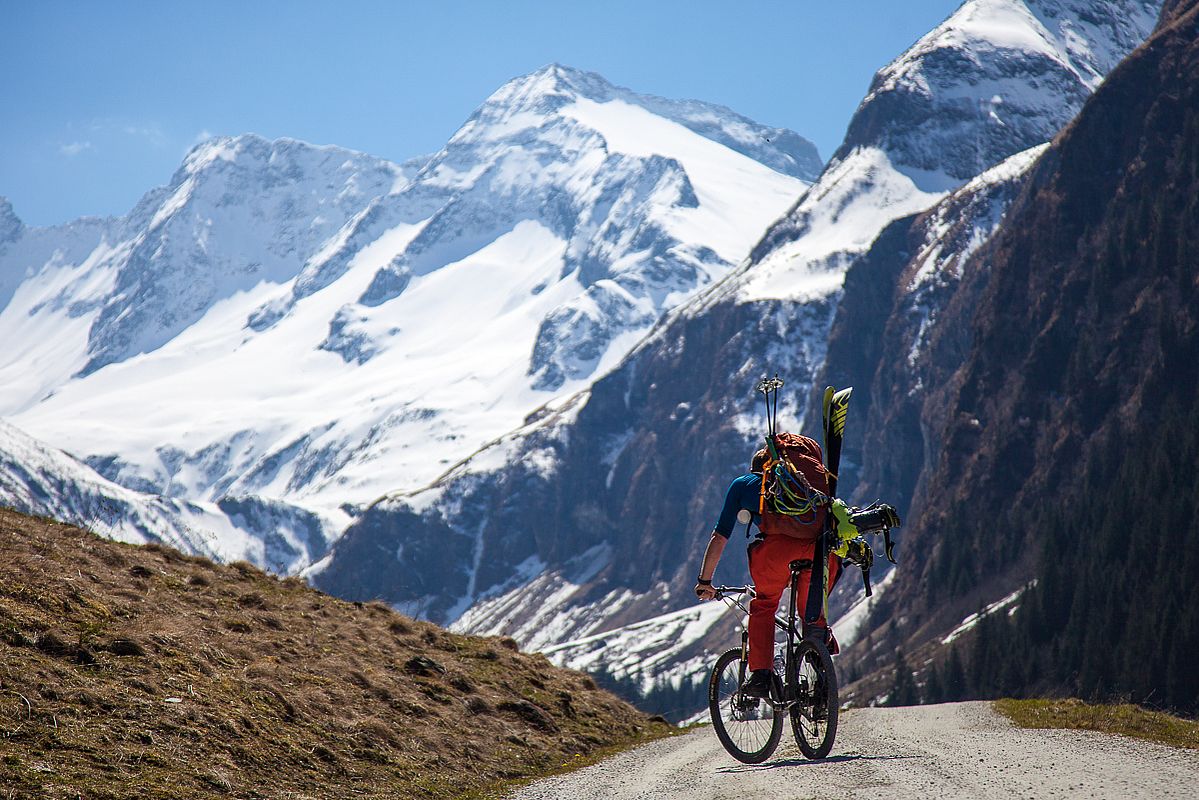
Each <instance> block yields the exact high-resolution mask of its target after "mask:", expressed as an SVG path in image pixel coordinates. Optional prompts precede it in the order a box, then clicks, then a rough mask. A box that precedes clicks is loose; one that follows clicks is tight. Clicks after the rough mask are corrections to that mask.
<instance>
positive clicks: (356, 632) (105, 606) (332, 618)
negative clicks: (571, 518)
mask: <svg viewBox="0 0 1199 800" xmlns="http://www.w3.org/2000/svg"><path fill="white" fill-rule="evenodd" d="M667 732H669V728H668V726H666V725H665V724H663V723H661V722H659V721H653V720H650V719H648V718H646V717H645V716H644V715H643V714H641V713H640V712H638V711H637V710H635V709H634V708H632V707H631V706H629V705H627V704H625V703H623V702H622V701H620V700H618V699H616V698H615V697H614V696H612V695H611V694H609V693H607V692H605V691H602V690H600V689H598V688H597V687H596V685H595V683H594V682H593V681H592V680H591V679H590V678H589V677H587V676H585V675H582V674H580V673H577V672H571V671H568V670H562V669H557V668H555V667H552V666H551V665H550V664H549V662H548V661H547V660H546V659H545V658H544V657H543V656H540V655H527V654H523V653H519V652H517V651H516V649H515V643H514V642H513V641H512V640H510V639H495V638H492V639H482V638H477V637H468V636H457V635H453V634H450V633H448V632H446V631H444V630H442V629H440V628H437V627H435V626H433V625H429V624H426V623H421V622H416V621H414V620H412V619H410V618H407V617H404V616H402V615H400V614H398V613H395V612H393V611H392V610H390V609H389V608H388V607H386V606H385V605H383V604H379V603H366V604H361V603H346V602H343V601H340V600H336V599H334V598H332V597H329V596H327V595H324V594H321V593H319V592H317V591H314V590H312V589H310V588H309V587H307V586H306V585H305V584H304V583H303V582H301V581H299V580H297V579H294V578H289V579H285V580H279V579H277V578H274V577H272V576H269V575H267V574H265V573H263V572H261V571H259V570H257V569H255V568H254V567H252V566H249V565H246V564H234V565H231V566H221V565H216V564H213V563H211V562H209V561H207V560H205V559H200V558H193V557H188V556H183V555H181V554H179V553H177V552H175V551H172V550H168V549H166V548H161V547H155V546H148V547H134V546H130V545H123V544H119V543H115V542H110V541H107V540H104V539H101V538H99V537H97V536H94V535H92V534H90V533H88V532H86V531H83V530H80V529H78V528H75V527H71V526H68V525H63V524H59V523H55V522H53V521H49V520H44V519H35V518H31V517H27V516H24V515H21V514H17V513H14V512H11V511H6V510H0V786H2V787H4V790H5V791H6V792H7V794H5V795H4V797H5V798H11V799H12V800H16V799H17V798H30V800H32V798H67V797H70V798H76V797H78V796H80V795H82V796H83V797H87V798H91V799H92V800H95V799H97V798H117V797H121V798H127V797H131V796H138V797H140V798H168V797H171V798H174V797H188V798H203V797H228V796H231V795H232V796H236V797H246V798H284V797H286V798H292V799H293V800H299V798H325V797H338V798H344V797H355V798H360V797H368V798H369V797H379V798H383V797H387V798H408V797H422V798H426V797H427V798H451V797H459V796H463V795H466V794H468V793H474V792H478V791H480V790H483V789H486V788H487V787H493V786H495V785H496V784H497V782H502V781H504V780H507V779H514V778H519V777H523V776H529V775H534V774H539V773H541V772H544V771H547V770H553V769H557V768H559V767H560V766H561V765H562V764H563V763H566V762H570V761H572V760H579V759H580V758H582V757H585V756H586V755H587V754H589V753H593V752H595V751H597V750H600V749H602V748H605V747H610V746H613V745H622V744H627V743H630V742H633V741H637V740H640V739H645V738H651V737H655V736H660V735H664V734H666V733H667Z"/></svg>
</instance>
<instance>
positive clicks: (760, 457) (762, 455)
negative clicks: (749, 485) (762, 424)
mask: <svg viewBox="0 0 1199 800" xmlns="http://www.w3.org/2000/svg"><path fill="white" fill-rule="evenodd" d="M766 458H767V452H766V448H765V447H763V448H762V449H761V450H759V451H758V452H756V453H754V457H753V458H752V459H751V460H750V462H749V471H750V472H752V473H753V474H755V475H761V474H762V468H763V467H765V466H766Z"/></svg>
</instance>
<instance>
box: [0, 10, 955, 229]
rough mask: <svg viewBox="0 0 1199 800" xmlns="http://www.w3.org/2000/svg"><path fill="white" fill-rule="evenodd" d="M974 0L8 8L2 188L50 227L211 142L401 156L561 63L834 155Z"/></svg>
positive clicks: (0, 128) (109, 205) (130, 192)
mask: <svg viewBox="0 0 1199 800" xmlns="http://www.w3.org/2000/svg"><path fill="white" fill-rule="evenodd" d="M957 5H958V0H908V2H903V3H897V2H895V0H890V1H889V2H886V1H884V0H845V2H839V3H832V2H820V0H794V1H793V2H752V1H751V2H733V0H721V1H719V2H718V1H716V0H712V1H711V2H709V1H708V0H688V1H686V2H682V1H675V0H657V1H656V0H640V2H625V1H624V0H607V1H606V2H589V3H584V2H565V1H561V2H557V3H550V2H536V1H535V0H503V1H502V2H465V1H463V2H442V3H423V2H421V3H418V2H377V1H376V2H368V1H367V0H342V1H341V2H337V3H333V2H307V1H305V0H297V2H277V1H274V0H239V2H227V1H226V0H208V1H207V2H203V3H200V2H195V1H194V0H193V1H192V2H160V3H155V2H149V0H145V2H129V1H126V2H121V1H120V0H114V1H113V2H106V3H99V2H84V1H83V0H77V1H76V2H62V1H61V0H0V74H2V75H3V76H4V80H3V84H2V85H3V88H0V108H2V109H3V118H2V121H3V124H0V195H3V196H7V197H8V198H9V199H10V200H11V201H12V203H13V205H14V207H15V211H16V213H17V215H18V216H20V217H21V218H22V219H23V220H25V222H27V223H28V224H32V225H49V224H56V223H60V222H65V221H68V220H70V219H74V218H75V217H79V216H83V215H89V214H95V215H104V214H124V213H126V212H127V211H128V210H129V209H130V208H132V207H133V205H134V204H135V203H136V202H137V200H138V198H140V197H141V195H142V194H143V193H145V192H146V191H147V190H149V189H150V188H152V187H154V186H157V185H160V184H163V183H166V182H167V180H168V179H169V178H170V176H171V173H172V172H174V170H175V169H176V168H177V167H178V166H179V163H180V160H181V159H182V157H183V154H184V153H185V152H186V151H187V150H188V149H189V148H190V147H191V146H192V145H193V144H194V143H195V142H197V141H198V140H199V139H201V138H204V137H207V136H210V135H225V134H239V133H246V132H255V133H259V134H262V135H264V136H268V137H278V136H290V137H294V138H298V139H304V140H306V141H310V142H315V143H319V144H338V145H342V146H345V147H350V148H353V149H356V150H362V151H365V152H368V153H371V154H373V155H377V156H383V157H385V158H390V159H393V160H397V161H401V160H404V159H406V158H409V157H411V156H415V155H419V154H422V153H426V152H432V151H435V150H437V149H438V148H440V147H441V145H442V144H443V143H444V142H445V140H446V139H448V138H449V137H450V135H451V134H452V133H453V132H454V131H455V130H456V129H457V127H458V126H459V125H460V124H461V123H462V122H463V121H464V120H465V119H466V117H467V116H469V114H470V113H471V111H472V110H473V109H474V108H475V107H476V106H477V105H478V104H479V103H481V102H482V101H483V100H484V99H485V98H486V97H487V95H489V94H490V93H491V92H492V91H494V90H495V89H496V88H497V87H498V86H499V85H500V84H502V83H503V82H504V81H506V80H508V79H509V78H512V77H514V76H516V75H521V74H524V73H527V72H530V71H532V70H534V69H537V68H538V67H540V66H542V65H544V64H547V63H550V62H554V61H556V62H559V63H562V64H567V65H570V66H574V67H579V68H581V69H588V70H594V71H596V72H599V73H601V74H602V75H604V76H605V77H606V78H608V79H609V80H611V81H612V82H614V83H617V84H620V85H622V86H627V87H629V88H631V89H634V90H636V91H639V92H644V93H650V94H658V95H663V96H666V97H675V98H683V97H693V98H698V99H701V100H708V101H711V102H716V103H722V104H724V105H727V106H729V107H731V108H733V109H734V110H736V111H738V112H740V113H742V114H745V115H746V116H749V117H751V118H753V119H756V120H757V121H759V122H762V123H765V124H770V125H779V126H785V127H788V128H791V129H793V130H795V131H796V132H798V133H799V134H801V135H803V136H806V137H807V138H809V139H811V140H812V141H814V142H815V143H816V145H817V147H818V148H819V150H820V155H821V156H822V157H823V158H827V157H828V156H829V155H830V154H831V153H832V151H833V150H834V149H835V148H836V146H837V144H838V143H839V141H840V139H841V137H842V135H843V134H844V132H845V126H846V124H847V123H848V121H849V117H850V115H851V114H852V113H853V111H854V109H855V108H856V107H857V104H858V102H859V101H860V100H861V98H862V96H863V94H864V93H865V91H866V89H867V87H868V86H869V83H870V78H871V76H872V75H873V73H874V72H875V70H877V69H878V68H879V67H881V66H883V65H884V64H886V63H887V62H888V61H890V60H891V59H892V58H894V57H895V56H896V55H898V54H899V53H900V52H902V51H903V50H904V49H905V48H907V47H908V46H909V45H910V44H912V43H913V42H914V41H915V40H916V39H918V38H919V37H920V36H921V35H922V34H923V33H925V32H926V31H927V30H929V29H930V28H932V27H933V26H935V25H936V24H937V23H938V22H940V21H941V20H942V19H944V18H945V17H947V16H948V15H949V14H950V13H951V12H952V11H953V10H954V9H955V8H956V7H957Z"/></svg>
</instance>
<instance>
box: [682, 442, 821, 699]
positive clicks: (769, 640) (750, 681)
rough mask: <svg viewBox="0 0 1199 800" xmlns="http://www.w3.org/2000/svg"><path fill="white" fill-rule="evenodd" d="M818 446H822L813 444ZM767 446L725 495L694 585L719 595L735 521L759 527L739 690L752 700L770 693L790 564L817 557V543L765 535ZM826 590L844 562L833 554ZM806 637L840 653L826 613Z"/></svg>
mask: <svg viewBox="0 0 1199 800" xmlns="http://www.w3.org/2000/svg"><path fill="white" fill-rule="evenodd" d="M812 444H813V445H814V446H816V447H817V448H819V445H816V443H815V442H812ZM766 460H767V452H766V450H765V448H763V449H762V450H759V451H758V452H757V453H755V454H754V457H753V460H752V461H751V463H750V471H749V472H748V473H747V474H745V475H741V476H739V477H737V478H735V479H734V480H733V482H732V484H730V485H729V489H728V492H726V493H725V497H724V506H723V507H722V508H721V511H720V516H719V517H718V518H717V521H716V526H715V527H714V528H713V529H712V538H711V539H710V540H709V541H708V545H707V548H706V549H705V550H704V559H703V563H702V564H701V566H700V570H699V577H698V579H697V581H696V584H695V594H696V596H697V597H698V598H699V599H700V600H711V599H712V598H714V597H715V596H716V591H715V590H714V589H713V588H712V574H713V573H714V572H715V571H716V565H717V564H718V563H719V562H720V557H721V555H722V554H723V553H724V548H725V545H727V544H728V540H729V536H730V535H731V534H732V532H733V524H734V522H735V521H736V520H740V521H742V522H747V523H748V522H750V521H752V522H753V523H754V524H757V525H759V527H758V533H757V535H756V536H755V537H754V540H753V541H752V542H750V544H749V549H748V557H749V574H750V578H751V579H752V580H753V584H754V590H755V596H754V598H753V600H751V601H750V604H749V669H750V675H749V677H748V678H747V679H746V681H745V683H744V684H743V685H742V687H741V691H742V693H743V694H745V695H748V696H751V697H767V696H768V695H769V693H770V674H771V668H772V667H773V665H774V615H775V613H776V612H777V611H778V606H779V601H780V600H781V599H782V595H783V590H784V589H785V588H787V585H788V584H789V583H790V581H791V568H790V563H791V562H792V561H794V560H796V559H807V560H812V559H813V558H814V557H815V554H816V542H815V541H809V540H804V539H796V538H793V537H791V536H786V535H784V534H773V535H766V534H764V533H763V532H762V530H761V527H760V518H759V513H758V511H759V508H760V506H759V498H760V492H761V486H762V467H763V465H764V464H765V463H766ZM826 574H827V575H828V590H829V591H830V592H831V591H832V590H833V586H834V585H836V583H837V579H838V578H840V577H841V559H840V557H838V556H837V555H836V554H835V553H833V552H831V551H830V552H829V556H828V571H827V573H826ZM810 578H811V570H805V571H804V572H802V573H800V577H799V586H798V589H797V597H798V598H801V599H800V601H799V602H800V603H801V604H802V603H803V599H802V598H806V597H807V596H808V586H809V582H810ZM805 635H806V636H808V637H811V638H816V639H818V640H820V641H822V642H824V643H826V644H827V645H828V648H829V652H830V653H837V652H839V648H838V647H837V640H836V639H835V638H833V637H832V631H830V630H829V628H828V623H827V621H826V620H825V618H824V615H823V613H822V614H821V616H820V619H819V620H818V621H817V622H816V623H815V624H814V625H809V626H808V627H807V630H806V632H805Z"/></svg>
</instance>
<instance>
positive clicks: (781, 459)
mask: <svg viewBox="0 0 1199 800" xmlns="http://www.w3.org/2000/svg"><path fill="white" fill-rule="evenodd" d="M770 445H771V442H770V441H769V440H767V447H766V449H767V457H766V464H765V465H764V467H763V469H762V494H761V499H760V501H759V506H758V511H759V513H760V514H761V515H762V522H761V524H760V525H759V527H760V528H761V529H762V533H764V534H766V535H767V536H771V535H774V534H781V535H783V536H790V537H792V538H795V539H804V540H807V541H815V540H816V538H817V537H818V536H820V533H821V532H822V531H823V530H824V524H825V517H826V515H827V513H828V510H827V506H828V504H829V502H831V500H832V498H830V497H829V496H828V470H826V469H825V468H824V459H823V457H822V454H821V451H820V445H819V444H817V443H816V441H815V440H814V439H809V438H808V437H807V436H800V435H799V434H795V433H779V434H775V436H774V441H773V445H774V446H773V447H771V446H770Z"/></svg>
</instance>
